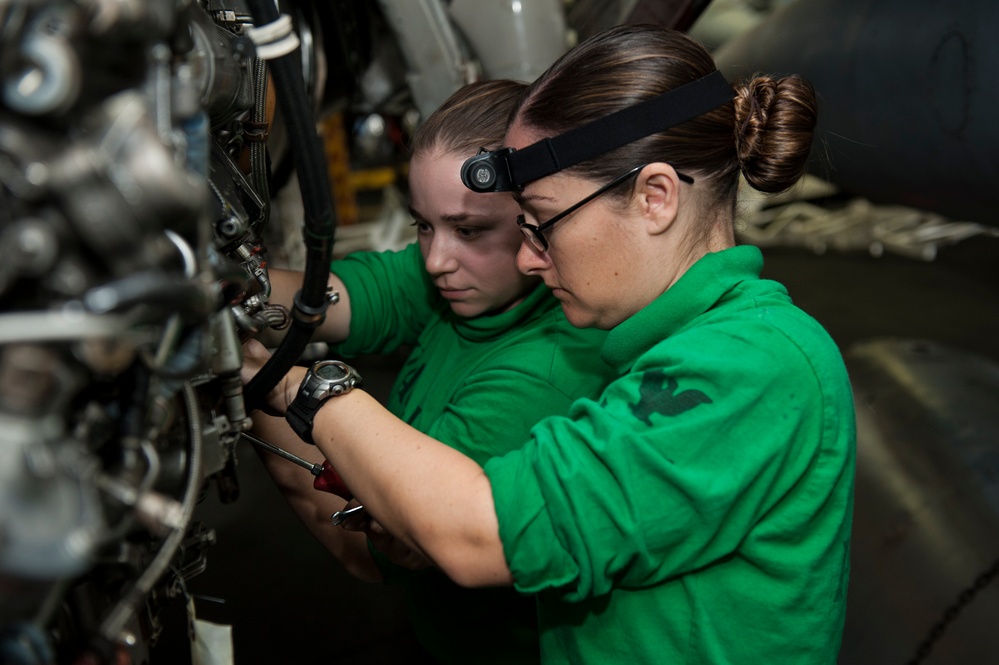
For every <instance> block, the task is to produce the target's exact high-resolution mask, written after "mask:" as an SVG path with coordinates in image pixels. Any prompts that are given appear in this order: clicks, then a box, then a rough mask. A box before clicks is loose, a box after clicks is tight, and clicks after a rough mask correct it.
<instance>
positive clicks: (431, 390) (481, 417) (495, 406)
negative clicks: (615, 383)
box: [331, 245, 613, 664]
mask: <svg viewBox="0 0 999 665" xmlns="http://www.w3.org/2000/svg"><path fill="white" fill-rule="evenodd" d="M331 269H332V271H333V272H334V273H336V274H337V275H338V276H339V277H340V278H341V279H342V280H343V282H344V284H345V285H346V287H347V291H348V292H349V293H350V298H351V325H350V333H349V337H348V342H346V343H344V344H343V345H341V346H340V347H338V348H337V352H338V353H342V354H344V355H353V354H357V353H376V352H387V351H391V350H393V349H395V348H397V347H399V346H401V345H411V346H412V351H411V352H410V354H409V356H408V358H407V360H406V362H405V364H404V365H403V367H402V369H401V371H400V373H399V377H398V380H397V381H396V383H395V385H394V387H393V389H392V392H391V394H390V397H389V400H388V404H387V407H388V408H389V410H390V411H392V413H394V414H395V415H396V416H398V417H400V418H401V419H403V420H405V421H406V422H408V423H409V424H410V425H412V426H413V427H414V428H416V429H418V430H420V431H421V432H424V433H426V434H428V435H430V436H432V437H434V438H436V439H438V440H439V441H442V442H444V443H446V444H448V445H450V446H451V447H453V448H456V449H457V450H460V451H461V452H463V453H464V454H466V455H468V456H469V457H471V458H472V459H474V460H475V461H476V462H478V463H479V464H484V463H485V462H486V461H487V460H489V459H490V458H492V457H494V456H496V455H502V454H504V453H507V452H509V451H510V450H513V449H515V448H518V447H520V446H521V445H523V444H524V443H525V442H526V441H527V440H528V438H529V431H530V428H531V427H532V426H533V425H534V424H536V423H537V422H538V421H540V420H542V419H543V418H545V417H546V416H550V415H553V414H562V413H567V412H568V410H569V406H570V404H572V402H573V401H574V400H575V399H576V398H578V397H584V396H587V397H595V396H596V395H598V394H599V392H600V390H601V389H602V388H603V386H605V385H606V384H607V383H608V382H609V380H610V379H611V377H612V375H613V370H612V369H611V367H610V366H609V365H607V364H606V363H605V362H604V361H602V360H601V359H600V358H599V349H600V346H601V344H602V342H603V340H604V339H605V337H606V333H604V332H600V331H595V330H579V329H576V328H573V327H572V326H571V325H570V324H569V323H568V322H567V321H566V320H565V316H564V315H563V314H562V309H561V306H560V305H559V303H558V301H557V300H555V299H554V298H553V297H552V295H551V294H550V292H549V291H548V290H547V289H546V288H545V287H544V286H543V285H539V286H538V287H537V288H536V289H534V290H533V291H532V292H531V293H530V294H528V296H527V297H526V298H525V300H524V301H523V302H521V303H520V304H518V305H517V306H516V307H514V308H513V309H511V310H509V311H507V312H503V313H501V314H495V315H490V316H478V317H473V318H462V317H458V316H455V315H454V314H453V312H451V309H450V307H449V306H448V303H447V302H446V301H445V300H444V299H443V298H441V297H440V295H439V293H438V291H437V289H436V288H435V287H434V286H433V284H432V282H431V281H430V279H429V277H428V275H427V273H426V271H425V270H424V268H423V260H422V257H421V255H420V252H419V248H418V247H417V246H416V245H411V246H409V247H408V248H406V249H405V250H403V251H401V252H385V253H362V254H356V255H352V256H350V257H348V258H346V259H344V260H342V261H337V262H334V263H333V264H332V267H331ZM334 315H335V311H334ZM402 580H403V583H404V584H405V585H406V587H407V591H408V596H409V599H410V605H411V608H410V609H411V612H410V615H411V619H412V621H413V624H414V627H415V628H416V631H417V635H418V636H419V637H420V640H421V642H422V643H423V644H424V646H425V647H426V648H427V649H428V650H429V651H430V652H431V653H432V654H433V655H434V656H435V657H436V658H438V659H439V660H440V661H441V662H445V663H462V664H466V663H530V662H537V661H538V637H537V634H538V630H537V613H536V611H535V601H534V599H533V598H530V597H528V596H523V595H521V594H518V593H517V592H516V591H514V590H513V589H478V590H470V589H463V588H460V587H458V586H457V585H455V584H454V583H452V582H451V581H449V580H448V579H447V578H446V577H445V576H444V575H443V574H441V573H440V572H439V571H437V570H436V569H433V570H428V571H425V572H423V573H420V574H417V575H407V576H403V577H402Z"/></svg>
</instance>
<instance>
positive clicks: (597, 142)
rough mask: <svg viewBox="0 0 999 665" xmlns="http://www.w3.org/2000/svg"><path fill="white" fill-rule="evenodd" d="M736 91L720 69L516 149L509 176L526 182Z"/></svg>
mask: <svg viewBox="0 0 999 665" xmlns="http://www.w3.org/2000/svg"><path fill="white" fill-rule="evenodd" d="M734 96H735V93H734V92H733V91H732V86H731V85H730V84H729V82H728V81H726V80H725V77H724V76H723V75H722V73H721V72H720V71H718V70H715V71H714V72H712V73H710V74H708V75H707V76H703V77H701V78H699V79H697V80H696V81H691V82H690V83H687V84H685V85H682V86H680V87H679V88H676V89H674V90H670V91H669V92H666V93H663V94H661V95H659V96H658V97H653V98H652V99H648V100H646V101H644V102H641V103H639V104H635V105H634V106H629V107H627V108H624V109H621V110H620V111H617V112H615V113H612V114H610V115H608V116H604V117H603V118H600V119H599V120H594V121H593V122H591V123H589V124H586V125H583V126H582V127H577V128H575V129H571V130H569V131H567V132H565V133H564V134H559V135H558V136H555V137H552V138H545V139H542V140H541V141H538V142H537V143H533V144H531V145H529V146H527V147H526V148H523V149H522V150H515V151H514V152H512V153H511V154H510V155H509V156H508V157H507V160H508V164H509V167H510V176H511V178H512V180H513V183H514V184H515V185H516V186H517V187H518V188H520V187H523V186H524V185H526V184H527V183H529V182H532V181H534V180H538V179H539V178H544V177H545V176H548V175H551V174H552V173H556V172H558V171H561V170H562V169H567V168H569V167H570V166H575V165H576V164H579V163H581V162H585V161H586V160H588V159H593V158H594V157H599V156H600V155H603V154H606V153H608V152H610V151H611V150H614V149H616V148H620V147H621V146H625V145H628V144H629V143H632V142H634V141H637V140H638V139H641V138H645V137H646V136H651V135H652V134H656V133H658V132H662V131H665V130H667V129H669V128H670V127H675V126H676V125H679V124H681V123H684V122H687V121H688V120H693V119H694V118H696V117H698V116H700V115H703V114H705V113H707V112H708V111H711V110H713V109H716V108H718V107H719V106H721V105H723V104H727V103H728V102H730V101H731V100H732V98H733V97H734Z"/></svg>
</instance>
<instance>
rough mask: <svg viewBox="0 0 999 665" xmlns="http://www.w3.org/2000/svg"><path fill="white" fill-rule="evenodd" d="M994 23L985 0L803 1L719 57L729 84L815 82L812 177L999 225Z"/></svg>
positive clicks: (995, 7)
mask: <svg viewBox="0 0 999 665" xmlns="http://www.w3.org/2000/svg"><path fill="white" fill-rule="evenodd" d="M997 24H999V4H996V3H994V2H989V1H988V0H985V1H983V0H955V2H948V3H944V2H921V3H918V4H913V3H911V2H904V1H903V0H809V1H808V2H804V1H801V0H799V1H797V2H791V3H788V4H785V5H783V6H782V7H780V8H779V9H776V10H775V11H773V12H772V13H771V14H769V15H768V16H767V17H766V18H765V19H764V20H763V21H762V22H761V23H760V24H759V25H757V26H756V27H755V28H754V29H752V30H750V31H749V32H746V33H744V34H742V35H740V36H738V37H736V38H734V39H732V40H731V41H729V42H728V43H726V44H725V45H724V46H722V47H721V48H720V49H719V50H718V51H717V52H716V60H717V62H718V65H719V68H720V69H721V70H722V71H723V72H725V74H726V76H729V77H730V78H737V77H742V76H747V75H750V74H752V73H754V72H756V71H765V72H778V73H780V72H793V73H798V74H801V75H803V76H804V77H806V78H807V79H809V80H810V81H811V82H812V83H813V84H814V85H815V88H816V91H817V93H818V95H819V125H818V133H817V140H816V142H815V148H814V150H813V154H812V157H813V159H812V162H811V171H812V173H814V174H815V175H817V176H819V177H821V178H823V179H825V180H829V181H831V182H833V183H836V184H838V185H840V186H841V187H842V188H843V189H844V190H845V191H846V192H847V193H850V194H853V195H859V196H863V197H865V198H867V199H870V200H871V201H874V202H876V203H891V204H895V205H905V206H909V207H912V208H920V209H923V210H930V211H933V212H936V213H939V214H941V215H944V216H946V217H949V218H950V219H952V220H955V221H959V222H977V223H980V224H987V225H990V226H995V225H999V216H997V215H996V197H995V194H994V191H995V183H996V181H997V180H999V157H997V155H999V133H997V132H995V130H994V128H993V123H994V114H993V109H995V108H996V107H997V105H999V87H997V86H996V85H995V84H994V73H995V71H996V68H997V67H999V42H997V41H996V40H995V39H994V38H993V35H992V27H993V26H995V25H997Z"/></svg>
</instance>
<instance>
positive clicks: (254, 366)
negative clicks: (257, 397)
mask: <svg viewBox="0 0 999 665" xmlns="http://www.w3.org/2000/svg"><path fill="white" fill-rule="evenodd" d="M270 357H271V353H270V351H268V350H267V347H265V346H264V345H263V344H261V343H260V342H258V341H257V340H255V339H250V340H247V341H246V343H245V344H243V365H242V367H241V368H240V372H239V373H240V377H241V378H242V380H243V384H244V385H245V384H247V383H249V382H250V379H252V378H253V377H254V376H256V375H257V372H259V371H260V368H261V367H263V366H264V364H265V363H266V362H267V361H268V359H270ZM305 372H306V369H305V368H304V367H292V368H291V369H290V370H289V371H288V373H287V374H285V375H284V376H283V377H281V380H280V381H278V383H277V385H276V386H274V388H272V389H271V391H270V392H269V393H268V394H267V398H266V402H265V404H264V405H263V406H262V407H261V410H262V411H263V412H264V413H266V414H267V415H270V416H277V417H283V416H284V413H285V411H287V410H288V405H289V404H291V401H292V400H293V399H295V395H296V393H297V392H298V387H299V386H300V385H301V383H302V379H303V378H305Z"/></svg>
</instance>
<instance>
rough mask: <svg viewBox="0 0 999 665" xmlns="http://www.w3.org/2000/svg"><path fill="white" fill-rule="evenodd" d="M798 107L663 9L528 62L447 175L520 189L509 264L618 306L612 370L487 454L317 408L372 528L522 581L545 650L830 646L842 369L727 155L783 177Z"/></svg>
mask: <svg viewBox="0 0 999 665" xmlns="http://www.w3.org/2000/svg"><path fill="white" fill-rule="evenodd" d="M815 121H816V103H815V95H814V92H813V90H812V88H811V86H810V85H808V83H807V82H805V81H803V80H802V79H800V78H798V77H796V76H784V77H771V76H764V75H757V76H754V77H752V78H750V79H749V80H747V81H742V82H739V83H737V84H735V85H734V86H733V85H731V84H729V83H728V82H727V81H726V80H725V79H724V78H723V77H722V76H721V74H720V73H718V72H717V71H715V67H714V63H713V61H712V59H711V56H710V54H708V53H707V52H706V51H705V50H704V49H703V47H701V46H700V45H699V44H697V43H696V42H694V41H693V40H691V39H690V38H688V37H686V36H685V35H683V34H681V33H677V32H674V31H671V30H668V29H665V28H662V27H661V26H647V25H629V26H618V27H616V28H612V29H610V30H608V31H605V32H604V33H601V34H598V35H596V36H594V37H592V38H590V39H588V40H586V41H585V42H583V43H581V44H579V45H578V46H576V47H575V48H573V49H572V50H571V51H570V52H568V53H567V54H566V55H565V56H563V57H562V58H560V59H559V61H557V62H556V63H555V64H554V65H553V66H552V67H551V68H550V69H549V70H548V71H547V72H546V73H545V74H543V75H542V76H541V77H540V78H539V79H538V80H537V81H535V82H534V83H533V84H532V85H531V87H530V89H529V90H528V92H527V94H526V95H525V96H524V97H523V98H522V100H521V101H520V103H519V105H518V107H517V109H516V111H515V112H514V114H513V116H512V120H511V124H510V125H509V127H508V130H507V135H506V139H505V146H507V147H506V148H505V149H504V150H502V151H497V152H494V153H491V154H486V155H480V156H478V157H476V158H474V159H472V160H469V161H468V162H466V164H465V165H463V168H462V174H463V179H464V182H465V183H466V185H468V186H469V187H470V188H474V189H476V190H478V191H484V192H493V193H495V192H498V191H513V192H515V195H516V197H517V199H518V201H519V203H520V204H521V208H522V215H521V216H520V218H519V219H518V224H519V226H520V227H521V230H522V232H523V233H524V237H525V242H524V244H523V246H522V247H521V250H520V253H519V255H518V264H519V267H520V269H521V271H522V272H524V273H525V274H527V275H536V276H540V277H541V278H542V279H543V280H544V281H545V284H546V285H547V286H548V287H550V288H551V289H552V292H553V293H554V294H555V297H556V298H558V299H559V301H560V302H561V304H562V308H563V310H564V311H565V313H566V316H567V318H568V319H569V321H570V322H571V323H572V324H574V325H577V326H586V327H594V328H599V329H604V330H609V331H610V332H609V334H608V337H607V339H606V341H605V342H604V344H603V347H602V349H601V352H600V356H601V357H602V358H603V359H604V360H606V361H607V362H609V363H611V364H612V365H613V366H614V367H615V368H616V370H617V371H618V373H619V376H618V378H617V379H616V380H614V381H613V382H612V383H610V385H608V386H607V388H606V389H605V390H604V391H603V393H602V394H601V396H600V397H599V398H597V399H586V398H584V399H580V400H577V401H576V403H575V404H573V406H572V407H571V409H570V411H569V414H568V415H567V416H553V417H550V418H547V419H546V420H544V421H543V422H542V423H540V424H538V425H537V426H535V427H534V428H532V430H531V437H530V439H529V441H528V442H527V443H526V445H524V446H523V447H520V448H518V449H516V450H514V451H512V452H510V453H508V454H506V455H504V456H502V457H496V458H493V459H492V460H490V461H488V462H487V463H486V465H485V467H484V468H482V467H479V466H478V465H477V464H475V463H474V462H473V461H472V460H470V459H469V458H467V457H466V456H463V455H461V454H460V453H458V452H457V451H455V450H454V449H452V448H449V447H447V446H443V445H440V444H439V443H437V442H436V441H434V440H433V439H432V438H431V437H429V436H426V435H414V434H413V433H411V432H408V431H406V429H405V428H404V425H403V424H402V423H400V422H399V421H398V420H397V419H396V418H394V417H392V416H391V415H390V414H388V413H386V412H385V411H384V410H383V409H381V407H379V406H378V405H377V403H375V402H374V401H373V400H372V399H371V398H370V397H369V396H367V395H366V394H365V393H364V392H363V390H352V391H350V392H347V393H346V394H343V395H341V396H337V397H333V398H330V399H326V400H325V401H324V402H323V403H322V404H321V405H319V406H318V407H317V408H316V410H315V416H314V420H313V427H312V435H313V437H314V439H315V441H316V445H317V446H318V447H319V448H320V449H321V450H322V452H323V453H324V454H325V455H326V456H327V457H328V458H329V459H330V460H331V462H333V463H334V464H335V465H336V467H337V468H338V469H339V470H340V472H341V473H342V474H343V476H344V478H345V479H346V480H347V482H348V483H349V484H350V486H351V488H352V489H353V491H354V493H355V494H356V495H357V496H358V498H359V499H360V500H362V501H363V502H364V504H365V505H366V506H367V508H368V510H369V511H370V512H371V514H372V515H374V516H375V517H376V518H377V519H378V521H379V522H380V523H381V524H382V525H383V526H384V528H385V529H387V530H388V531H389V532H391V533H392V534H394V535H395V536H396V537H397V538H398V539H400V540H401V541H402V542H404V543H406V544H407V545H408V546H410V547H412V548H413V549H415V550H417V551H419V552H421V553H422V554H424V555H426V556H427V557H428V558H429V559H431V560H432V561H434V562H435V564H437V565H438V566H439V567H440V568H442V569H443V570H444V571H445V572H446V573H447V574H448V575H449V576H451V578H452V579H454V580H456V581H457V582H458V583H460V584H463V585H467V586H489V585H513V586H514V587H515V588H517V589H518V590H520V591H521V592H524V593H532V594H536V596H537V598H538V607H539V617H540V626H541V649H542V661H543V662H545V663H566V664H568V663H573V664H578V663H684V664H693V663H705V664H707V663H711V664H716V663H764V662H765V663H795V664H801V665H806V664H807V665H815V664H827V665H832V664H833V663H835V662H836V655H837V651H838V648H839V641H840V636H841V632H842V627H843V621H844V616H845V602H846V584H847V578H848V561H849V541H850V524H851V515H852V490H853V465H854V445H855V423H854V415H853V401H852V395H851V391H850V384H849V380H848V377H847V374H846V370H845V367H844V365H843V362H842V358H841V357H840V354H839V351H838V349H837V348H836V345H835V344H834V343H833V341H832V339H831V338H830V337H829V336H828V334H826V332H825V331H824V330H823V329H822V327H821V326H820V325H819V324H818V323H816V322H815V321H814V320H813V319H812V318H811V317H809V316H808V315H807V314H805V313H804V312H803V311H801V310H800V309H798V308H797V307H795V306H794V305H793V303H792V302H791V300H790V298H789V296H788V294H787V291H786V290H785V289H784V288H783V287H782V286H781V285H780V284H777V283H775V282H772V281H770V280H766V279H762V278H761V277H760V271H761V269H762V256H761V253H760V252H759V250H758V249H757V248H755V247H749V246H736V244H735V238H734V230H733V225H734V217H735V207H736V192H737V189H738V186H739V176H740V173H741V174H742V176H743V177H744V178H745V180H746V182H747V183H748V184H749V185H750V186H752V187H754V188H756V189H760V190H762V191H767V192H777V191H782V190H784V189H787V188H788V187H790V186H791V185H793V184H794V183H795V182H796V181H797V180H798V178H799V177H800V176H801V175H802V174H803V172H804V169H805V165H806V160H807V157H808V154H809V149H810V145H811V140H812V132H813V129H814V126H815ZM258 352H259V348H257V347H254V348H251V349H248V353H249V354H256V353H258ZM262 360H263V358H262V357H258V358H254V359H251V360H248V368H247V372H246V374H247V375H250V374H252V373H253V371H254V369H253V368H254V367H256V366H257V365H259V363H261V362H262ZM305 374H306V373H305V371H304V370H302V369H296V370H294V371H292V372H290V373H289V374H288V376H287V377H286V378H285V379H284V380H283V381H282V382H281V383H280V384H279V385H278V386H277V388H276V389H275V390H274V391H273V392H272V393H271V395H270V396H269V403H270V405H271V407H272V408H274V409H276V410H278V411H284V410H285V409H286V408H287V407H288V405H289V404H291V403H292V402H293V401H294V400H296V396H297V394H298V390H299V385H300V383H301V382H302V380H303V376H304V375H305ZM298 403H299V402H296V404H298ZM362 424H363V427H364V429H365V432H364V436H360V435H359V434H358V433H357V430H358V429H360V428H361V427H362Z"/></svg>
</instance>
